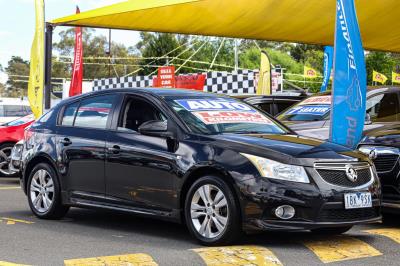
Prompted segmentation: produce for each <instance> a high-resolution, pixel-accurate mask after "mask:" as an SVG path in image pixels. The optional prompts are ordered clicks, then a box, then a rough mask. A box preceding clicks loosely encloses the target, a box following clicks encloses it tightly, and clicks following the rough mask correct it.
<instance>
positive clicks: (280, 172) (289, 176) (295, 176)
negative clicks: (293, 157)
mask: <svg viewBox="0 0 400 266" xmlns="http://www.w3.org/2000/svg"><path fill="white" fill-rule="evenodd" d="M241 155H243V156H244V157H246V158H247V159H249V160H250V162H251V163H252V164H254V166H255V167H256V168H257V169H258V171H259V172H260V175H261V176H263V177H266V178H272V179H280V180H286V181H292V182H299V183H310V180H309V179H308V176H307V173H306V171H305V170H304V167H302V166H296V165H290V164H283V163H278V162H276V161H272V160H269V159H266V158H263V157H258V156H254V155H250V154H245V153H241Z"/></svg>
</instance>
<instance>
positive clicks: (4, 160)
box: [0, 143, 16, 177]
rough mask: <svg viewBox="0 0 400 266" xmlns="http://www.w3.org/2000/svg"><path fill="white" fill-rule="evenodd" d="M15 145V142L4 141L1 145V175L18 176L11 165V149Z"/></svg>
mask: <svg viewBox="0 0 400 266" xmlns="http://www.w3.org/2000/svg"><path fill="white" fill-rule="evenodd" d="M13 147H14V144H13V143H4V144H2V145H0V177H13V176H16V174H15V173H14V172H12V171H11V170H10V167H9V163H10V159H11V151H12V149H13Z"/></svg>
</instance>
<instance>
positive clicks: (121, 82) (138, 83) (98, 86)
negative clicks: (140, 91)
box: [93, 76, 153, 91]
mask: <svg viewBox="0 0 400 266" xmlns="http://www.w3.org/2000/svg"><path fill="white" fill-rule="evenodd" d="M152 86H153V78H152V77H149V76H133V77H123V78H109V79H95V80H94V81H93V91H99V90H107V89H122V88H146V87H152Z"/></svg>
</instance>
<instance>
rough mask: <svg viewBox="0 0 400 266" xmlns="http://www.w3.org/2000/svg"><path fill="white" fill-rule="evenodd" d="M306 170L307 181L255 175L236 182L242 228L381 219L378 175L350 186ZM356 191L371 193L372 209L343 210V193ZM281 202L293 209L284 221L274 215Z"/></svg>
mask: <svg viewBox="0 0 400 266" xmlns="http://www.w3.org/2000/svg"><path fill="white" fill-rule="evenodd" d="M307 172H308V174H309V176H310V177H311V178H310V179H311V183H310V184H302V183H294V182H287V181H278V180H271V179H265V178H255V179H252V180H247V181H245V182H244V183H243V184H241V185H239V186H240V191H241V196H242V203H243V206H242V208H243V210H242V211H243V214H244V215H243V221H244V223H243V229H244V230H245V231H254V230H284V231H297V230H312V229H317V228H325V227H343V226H351V225H356V224H364V223H373V222H379V221H381V219H382V217H381V205H382V203H381V189H380V184H379V181H378V179H377V178H375V177H374V181H373V182H370V183H369V184H367V185H365V186H364V187H358V188H354V189H353V188H344V187H338V186H333V185H331V184H329V183H326V182H325V181H324V180H322V178H321V177H320V176H319V175H318V173H317V172H316V170H315V169H313V168H309V169H307ZM356 192H369V193H371V195H372V208H362V209H350V210H347V209H345V204H344V195H345V194H347V193H356ZM282 205H290V206H292V207H293V208H294V209H295V211H296V214H295V216H294V217H293V218H292V219H289V220H283V219H280V218H278V217H277V216H276V215H275V210H276V208H277V207H279V206H282Z"/></svg>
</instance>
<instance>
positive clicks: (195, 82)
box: [175, 74, 206, 91]
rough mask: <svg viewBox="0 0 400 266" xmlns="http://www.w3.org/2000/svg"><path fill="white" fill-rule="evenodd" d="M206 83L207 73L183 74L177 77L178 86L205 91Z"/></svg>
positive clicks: (176, 85) (176, 84)
mask: <svg viewBox="0 0 400 266" xmlns="http://www.w3.org/2000/svg"><path fill="white" fill-rule="evenodd" d="M205 83H206V75H203V74H195V75H182V76H177V77H176V78H175V87H176V88H182V89H192V90H198V91H203V89H204V84H205Z"/></svg>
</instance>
